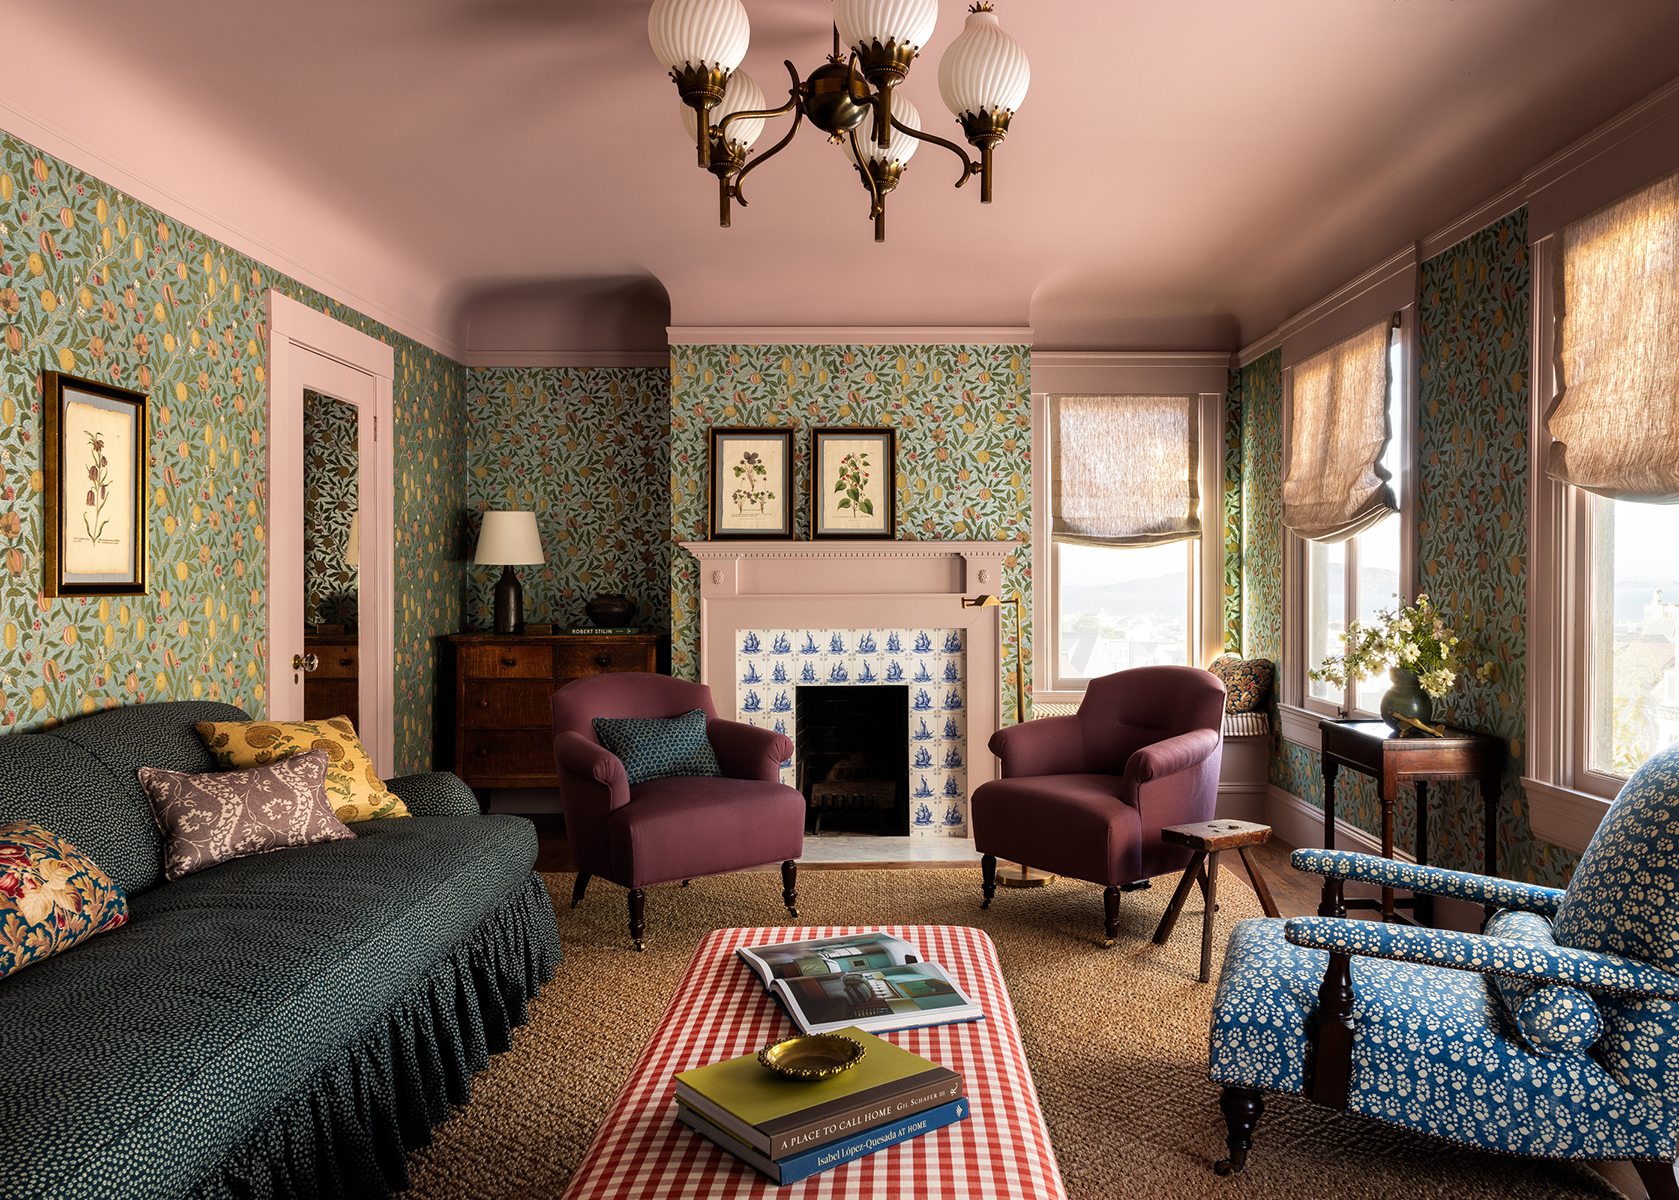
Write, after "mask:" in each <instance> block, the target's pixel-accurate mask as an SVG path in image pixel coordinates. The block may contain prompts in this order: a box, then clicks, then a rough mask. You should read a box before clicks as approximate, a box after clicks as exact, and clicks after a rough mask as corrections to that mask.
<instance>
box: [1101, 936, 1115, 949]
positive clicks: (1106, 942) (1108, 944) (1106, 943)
mask: <svg viewBox="0 0 1679 1200" xmlns="http://www.w3.org/2000/svg"><path fill="white" fill-rule="evenodd" d="M1113 948H1114V939H1113V938H1103V939H1102V949H1104V950H1112V949H1113Z"/></svg>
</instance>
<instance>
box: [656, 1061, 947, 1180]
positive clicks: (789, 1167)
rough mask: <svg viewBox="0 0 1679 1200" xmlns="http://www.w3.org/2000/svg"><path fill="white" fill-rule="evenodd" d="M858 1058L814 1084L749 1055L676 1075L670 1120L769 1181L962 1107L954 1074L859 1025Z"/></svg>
mask: <svg viewBox="0 0 1679 1200" xmlns="http://www.w3.org/2000/svg"><path fill="white" fill-rule="evenodd" d="M839 1032H841V1033H842V1034H843V1035H844V1036H846V1037H849V1038H853V1039H855V1040H856V1041H858V1042H861V1043H862V1044H863V1047H864V1054H863V1059H862V1061H861V1062H859V1063H858V1064H857V1065H856V1066H854V1067H852V1068H851V1069H850V1070H848V1071H843V1072H841V1073H840V1074H838V1075H835V1076H833V1077H831V1078H828V1079H823V1080H819V1081H816V1082H800V1081H797V1080H789V1079H785V1078H783V1077H782V1076H780V1075H777V1074H775V1073H774V1072H773V1071H770V1070H767V1069H766V1068H765V1067H764V1066H763V1065H762V1064H761V1063H760V1062H759V1061H758V1058H757V1055H755V1054H746V1055H742V1056H741V1057H740V1058H731V1059H729V1060H727V1061H726V1062H720V1063H712V1064H711V1065H710V1066H705V1067H698V1068H695V1069H694V1070H692V1071H682V1072H680V1073H679V1074H678V1075H677V1076H676V1102H677V1104H676V1116H677V1120H679V1121H681V1122H682V1123H683V1124H684V1125H686V1126H688V1127H689V1128H690V1129H692V1130H694V1132H696V1133H698V1134H700V1135H702V1136H703V1137H705V1138H707V1139H708V1140H710V1141H712V1142H715V1143H716V1144H717V1145H718V1146H720V1147H722V1148H723V1149H724V1150H727V1151H728V1152H729V1153H730V1154H733V1155H734V1156H735V1157H736V1158H738V1159H740V1160H741V1161H742V1162H744V1163H746V1164H747V1165H748V1166H751V1167H753V1168H755V1169H756V1170H758V1171H760V1172H762V1173H763V1174H765V1175H767V1176H769V1178H770V1179H772V1180H774V1181H775V1182H776V1183H778V1184H789V1183H796V1182H797V1181H798V1180H800V1179H804V1178H807V1177H808V1176H811V1175H815V1174H818V1173H819V1172H822V1171H826V1170H829V1169H831V1168H833V1167H837V1166H841V1165H843V1164H845V1163H848V1162H855V1161H856V1160H857V1159H859V1158H864V1157H866V1156H868V1155H870V1154H874V1153H875V1152H877V1151H880V1150H885V1149H887V1148H888V1147H891V1146H896V1145H900V1144H902V1143H903V1142H907V1141H909V1140H910V1139H912V1138H917V1137H920V1136H921V1135H922V1134H924V1133H930V1132H932V1131H933V1130H935V1129H940V1128H943V1127H944V1126H946V1125H951V1124H954V1123H955V1122H957V1121H960V1120H963V1119H964V1118H965V1117H967V1115H968V1101H967V1099H966V1098H965V1097H964V1096H963V1094H962V1077H961V1076H960V1075H958V1074H957V1073H956V1072H955V1071H951V1070H948V1069H947V1068H945V1067H941V1066H939V1065H938V1064H937V1063H933V1062H929V1061H928V1060H927V1059H925V1058H922V1057H921V1056H920V1055H918V1054H911V1053H910V1052H909V1051H908V1050H903V1049H900V1048H899V1047H897V1046H894V1045H893V1044H892V1043H891V1042H887V1041H882V1040H881V1039H880V1038H877V1037H873V1036H871V1035H870V1034H867V1033H864V1032H863V1031H862V1030H861V1029H856V1028H851V1029H844V1030H840V1031H839Z"/></svg>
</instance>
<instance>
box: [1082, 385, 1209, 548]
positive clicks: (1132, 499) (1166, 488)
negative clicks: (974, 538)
mask: <svg viewBox="0 0 1679 1200" xmlns="http://www.w3.org/2000/svg"><path fill="white" fill-rule="evenodd" d="M1198 401H1199V398H1198V397H1196V396H1051V397H1050V398H1049V420H1050V449H1049V454H1050V480H1051V486H1050V491H1051V497H1050V505H1051V508H1050V536H1051V538H1052V540H1054V541H1057V542H1072V543H1075V544H1078V545H1084V546H1158V545H1163V544H1164V543H1167V542H1181V541H1184V540H1185V539H1187V538H1194V537H1200V536H1201V519H1200V515H1199V512H1198V511H1197V510H1198V503H1199V495H1198V493H1197V491H1196V483H1195V463H1196V427H1195V426H1196V405H1197V403H1198Z"/></svg>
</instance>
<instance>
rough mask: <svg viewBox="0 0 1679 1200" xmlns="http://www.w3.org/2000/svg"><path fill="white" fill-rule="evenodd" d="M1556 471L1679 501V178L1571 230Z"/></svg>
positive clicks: (1560, 333)
mask: <svg viewBox="0 0 1679 1200" xmlns="http://www.w3.org/2000/svg"><path fill="white" fill-rule="evenodd" d="M1556 274H1557V294H1556V298H1555V305H1556V318H1557V333H1556V378H1557V398H1556V400H1555V401H1554V402H1553V403H1552V405H1551V411H1550V413H1549V414H1548V415H1547V417H1546V424H1547V425H1548V426H1549V428H1550V433H1551V437H1552V438H1553V439H1555V441H1554V443H1553V444H1552V446H1551V452H1550V458H1549V461H1548V462H1547V463H1546V471H1547V473H1548V474H1549V475H1550V476H1551V478H1553V479H1558V480H1561V481H1562V482H1563V483H1571V484H1573V485H1574V486H1576V487H1581V488H1585V489H1586V490H1587V491H1590V492H1596V493H1597V494H1598V495H1600V496H1609V497H1611V498H1613V499H1616V500H1638V501H1643V502H1645V503H1657V504H1674V503H1679V174H1674V175H1669V176H1668V177H1667V178H1666V179H1663V180H1662V181H1660V182H1659V183H1656V184H1653V185H1651V186H1650V187H1647V188H1645V189H1644V190H1643V191H1641V192H1635V193H1633V194H1632V195H1631V196H1628V197H1627V198H1626V199H1624V200H1621V201H1619V202H1617V203H1615V204H1611V205H1610V206H1609V207H1608V208H1605V209H1602V210H1601V211H1599V212H1596V213H1593V214H1592V215H1591V216H1588V217H1583V218H1582V219H1580V220H1578V221H1575V222H1574V223H1573V224H1572V225H1569V226H1566V227H1565V228H1564V229H1563V231H1562V270H1561V271H1559V272H1557V273H1556Z"/></svg>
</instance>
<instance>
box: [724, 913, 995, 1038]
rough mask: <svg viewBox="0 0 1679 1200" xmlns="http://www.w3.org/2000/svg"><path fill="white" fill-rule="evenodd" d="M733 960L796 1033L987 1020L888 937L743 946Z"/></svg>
mask: <svg viewBox="0 0 1679 1200" xmlns="http://www.w3.org/2000/svg"><path fill="white" fill-rule="evenodd" d="M735 953H736V954H738V955H739V956H740V958H741V961H742V962H744V963H746V965H747V966H749V967H751V968H752V970H753V972H754V973H755V974H756V975H757V976H758V978H759V980H761V981H762V982H763V985H764V988H765V989H766V990H767V991H768V992H769V994H770V995H771V996H772V997H774V998H775V1000H776V1002H777V1003H779V1004H780V1005H781V1007H782V1008H783V1009H785V1010H786V1012H787V1015H788V1016H789V1017H791V1018H792V1019H793V1024H795V1025H797V1026H798V1027H799V1031H800V1032H801V1033H834V1032H838V1031H839V1030H840V1029H842V1028H843V1027H845V1026H847V1025H856V1026H858V1027H859V1028H862V1029H870V1030H873V1031H875V1032H876V1033H883V1032H886V1031H888V1030H893V1029H917V1028H920V1027H922V1026H926V1025H951V1024H955V1023H956V1022H959V1021H982V1020H984V1019H985V1011H984V1010H983V1009H981V1008H980V1007H979V1005H977V1004H975V1003H974V1002H973V1001H972V1000H971V999H969V998H968V996H967V994H966V993H965V992H963V991H962V989H961V988H960V987H959V986H958V985H957V983H956V981H955V980H953V979H952V978H951V977H950V976H949V975H947V974H946V973H945V970H944V968H943V967H941V966H939V964H938V963H935V962H931V961H929V960H928V959H927V957H926V955H924V954H922V953H921V951H920V950H919V949H917V948H916V947H915V946H913V945H911V944H910V943H909V942H906V941H904V939H903V938H900V937H894V936H893V935H892V934H889V933H853V934H848V935H847V936H845V937H833V938H817V939H814V940H811V941H805V942H783V943H780V944H778V945H773V946H743V947H741V948H740V949H739V950H737V951H735Z"/></svg>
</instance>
